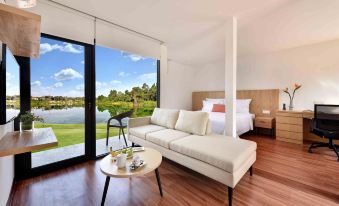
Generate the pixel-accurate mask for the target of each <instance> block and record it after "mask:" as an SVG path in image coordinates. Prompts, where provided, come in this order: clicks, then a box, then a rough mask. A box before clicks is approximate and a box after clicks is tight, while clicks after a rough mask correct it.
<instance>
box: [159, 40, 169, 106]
mask: <svg viewBox="0 0 339 206" xmlns="http://www.w3.org/2000/svg"><path fill="white" fill-rule="evenodd" d="M167 70H168V57H167V46H166V45H164V44H161V45H160V107H166V102H167V100H166V91H165V90H166V88H167V87H166V84H167V81H166V79H167V78H166V76H167Z"/></svg>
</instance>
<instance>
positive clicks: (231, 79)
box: [225, 17, 237, 138]
mask: <svg viewBox="0 0 339 206" xmlns="http://www.w3.org/2000/svg"><path fill="white" fill-rule="evenodd" d="M236 99H237V19H236V18H235V17H230V18H229V19H228V20H227V21H226V23H225V104H226V112H225V119H226V121H225V134H226V135H227V136H231V137H234V138H235V137H237V130H236V126H237V125H236Z"/></svg>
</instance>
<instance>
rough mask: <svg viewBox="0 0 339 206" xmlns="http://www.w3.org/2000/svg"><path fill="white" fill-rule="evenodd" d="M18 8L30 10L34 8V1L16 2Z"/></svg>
mask: <svg viewBox="0 0 339 206" xmlns="http://www.w3.org/2000/svg"><path fill="white" fill-rule="evenodd" d="M16 3H17V5H18V7H19V8H31V7H34V6H36V0H16Z"/></svg>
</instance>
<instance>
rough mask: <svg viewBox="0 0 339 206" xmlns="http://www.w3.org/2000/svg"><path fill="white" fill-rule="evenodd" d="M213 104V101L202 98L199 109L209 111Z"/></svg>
mask: <svg viewBox="0 0 339 206" xmlns="http://www.w3.org/2000/svg"><path fill="white" fill-rule="evenodd" d="M213 104H215V103H214V102H210V101H206V100H203V101H202V109H201V111H203V112H211V111H212V109H213Z"/></svg>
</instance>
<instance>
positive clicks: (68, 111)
mask: <svg viewBox="0 0 339 206" xmlns="http://www.w3.org/2000/svg"><path fill="white" fill-rule="evenodd" d="M11 110H12V111H13V112H14V111H15V110H13V109H11ZM32 112H33V113H34V114H35V115H37V116H39V117H42V118H43V119H44V122H45V123H46V124H82V123H84V122H85V108H84V107H72V108H65V109H51V110H44V109H32ZM110 117H111V115H110V113H109V112H108V111H107V110H105V111H99V110H98V108H96V122H97V123H105V122H107V120H108V119H109V118H110Z"/></svg>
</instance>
